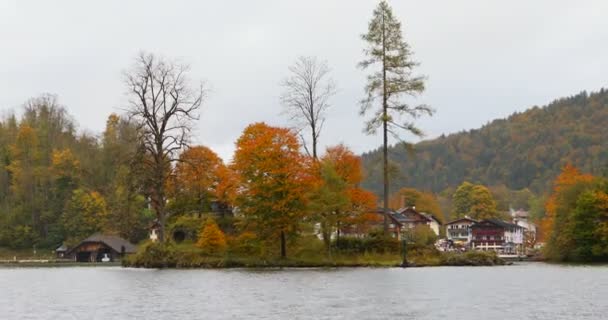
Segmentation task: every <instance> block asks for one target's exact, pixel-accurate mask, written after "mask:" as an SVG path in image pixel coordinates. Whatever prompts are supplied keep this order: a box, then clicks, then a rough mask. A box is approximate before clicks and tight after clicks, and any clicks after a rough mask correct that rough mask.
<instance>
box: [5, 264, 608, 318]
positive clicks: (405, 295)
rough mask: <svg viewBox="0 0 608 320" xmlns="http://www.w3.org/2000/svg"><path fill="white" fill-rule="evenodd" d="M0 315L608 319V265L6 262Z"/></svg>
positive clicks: (72, 316) (67, 316)
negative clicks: (200, 266) (266, 266)
mask: <svg viewBox="0 0 608 320" xmlns="http://www.w3.org/2000/svg"><path fill="white" fill-rule="evenodd" d="M0 319H450V320H452V319H550V320H558V319H568V320H570V319H608V266H559V265H548V264H542V263H528V264H519V265H514V266H507V267H462V268H460V267H445V268H419V269H331V270H322V269H303V270H302V269H298V270H296V269H288V270H270V271H269V270H264V271H260V270H242V269H241V270H141V269H123V268H120V267H107V268H106V267H57V268H6V267H2V268H0Z"/></svg>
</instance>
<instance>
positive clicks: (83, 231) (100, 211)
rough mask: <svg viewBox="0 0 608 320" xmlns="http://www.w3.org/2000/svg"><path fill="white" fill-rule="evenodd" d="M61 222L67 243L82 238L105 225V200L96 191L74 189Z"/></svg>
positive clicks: (103, 227)
mask: <svg viewBox="0 0 608 320" xmlns="http://www.w3.org/2000/svg"><path fill="white" fill-rule="evenodd" d="M61 222H62V224H63V228H64V230H65V231H66V234H67V235H68V237H69V240H68V242H69V243H74V242H77V241H79V240H82V239H84V238H86V237H88V236H90V235H91V234H93V233H95V232H100V231H102V230H104V229H105V228H106V227H107V223H108V212H107V207H106V202H105V200H104V198H103V197H102V196H101V194H99V193H97V192H87V191H85V190H82V189H76V190H74V192H73V193H72V198H71V199H70V200H69V201H68V203H67V205H66V208H65V211H64V213H63V215H62V216H61Z"/></svg>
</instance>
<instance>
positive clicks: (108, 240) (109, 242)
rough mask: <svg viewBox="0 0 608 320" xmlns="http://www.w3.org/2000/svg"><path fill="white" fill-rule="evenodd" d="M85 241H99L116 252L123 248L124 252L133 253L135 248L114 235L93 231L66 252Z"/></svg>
mask: <svg viewBox="0 0 608 320" xmlns="http://www.w3.org/2000/svg"><path fill="white" fill-rule="evenodd" d="M87 242H101V243H103V244H105V245H106V246H108V247H110V248H112V249H113V250H115V251H116V252H122V248H123V247H124V248H125V253H135V252H136V251H137V248H136V247H135V245H134V244H132V243H131V242H129V241H127V240H125V239H123V238H121V237H119V236H115V235H104V234H101V233H95V234H93V235H92V236H90V237H88V238H86V239H84V240H82V241H80V243H78V244H77V245H76V246H74V247H73V248H72V249H70V250H69V252H68V253H71V252H72V251H74V250H75V249H76V248H78V247H80V246H81V245H82V244H84V243H87Z"/></svg>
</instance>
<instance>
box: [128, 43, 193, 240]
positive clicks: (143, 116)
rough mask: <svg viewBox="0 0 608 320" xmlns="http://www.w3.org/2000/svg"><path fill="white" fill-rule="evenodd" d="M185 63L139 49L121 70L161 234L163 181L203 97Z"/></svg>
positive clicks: (184, 143) (161, 236)
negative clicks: (132, 61) (132, 59)
mask: <svg viewBox="0 0 608 320" xmlns="http://www.w3.org/2000/svg"><path fill="white" fill-rule="evenodd" d="M189 69H190V68H189V66H188V65H184V64H177V63H175V62H172V61H168V60H166V59H163V58H162V57H158V56H155V55H153V54H147V53H140V54H139V56H138V57H137V58H136V61H135V63H134V65H133V67H132V69H131V70H129V71H127V72H126V73H125V82H126V85H127V88H128V96H129V104H130V106H129V108H128V114H129V116H130V117H131V118H132V119H134V120H136V121H137V122H138V124H139V132H140V142H141V147H142V149H143V152H144V153H145V156H144V167H145V171H146V182H147V184H148V186H147V187H148V190H147V191H146V192H147V193H148V194H149V197H150V199H151V204H152V208H153V210H154V211H155V213H156V216H157V219H158V222H159V225H160V230H159V239H160V241H161V242H163V241H164V240H165V222H166V219H167V213H166V212H165V204H166V195H165V183H166V181H167V179H168V178H169V176H170V173H171V163H172V162H173V161H175V160H177V154H178V153H179V151H180V150H182V149H183V148H185V147H186V146H187V145H188V141H189V137H190V131H191V128H192V121H193V120H198V110H199V109H200V107H201V104H202V102H203V99H204V97H205V89H204V87H203V84H202V83H201V84H200V85H199V86H198V87H194V86H191V84H190V80H189V79H188V77H187V74H188V72H189Z"/></svg>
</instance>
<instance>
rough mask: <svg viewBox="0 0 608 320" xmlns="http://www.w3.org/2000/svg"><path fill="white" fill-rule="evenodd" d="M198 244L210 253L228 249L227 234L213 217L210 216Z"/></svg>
mask: <svg viewBox="0 0 608 320" xmlns="http://www.w3.org/2000/svg"><path fill="white" fill-rule="evenodd" d="M196 246H197V247H199V248H201V249H203V251H205V253H208V254H218V253H222V252H224V251H225V250H226V235H224V232H222V230H220V228H219V227H218V226H217V223H215V220H213V218H211V217H210V218H208V219H207V221H206V222H205V225H204V226H203V230H201V232H200V234H199V236H198V241H197V242H196Z"/></svg>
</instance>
